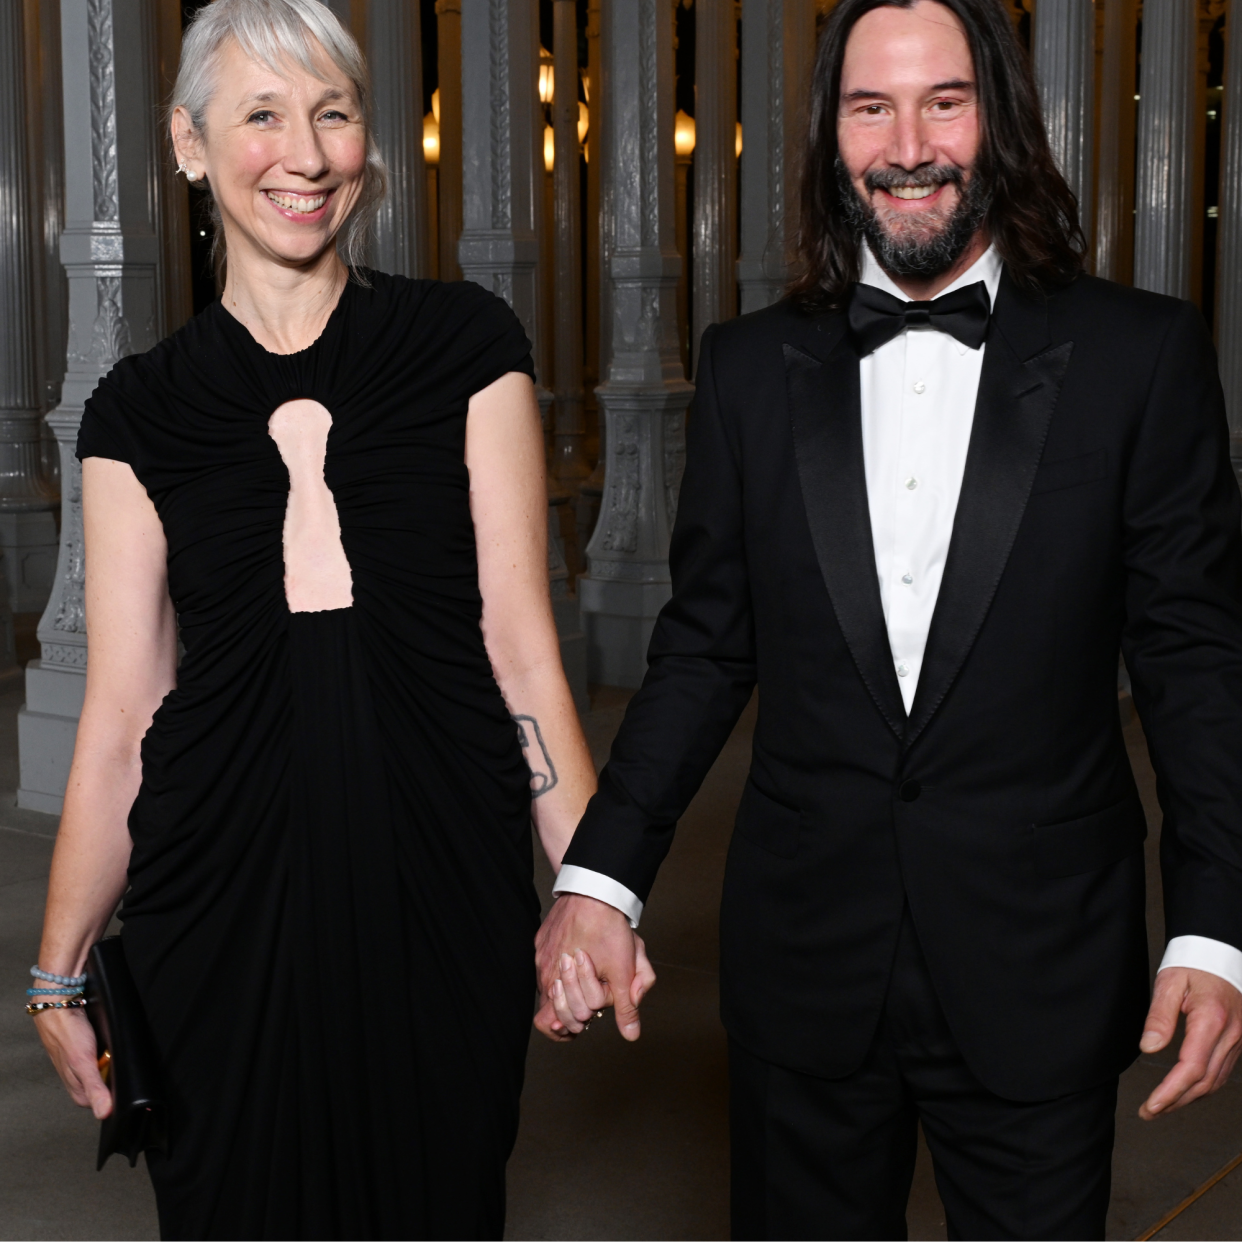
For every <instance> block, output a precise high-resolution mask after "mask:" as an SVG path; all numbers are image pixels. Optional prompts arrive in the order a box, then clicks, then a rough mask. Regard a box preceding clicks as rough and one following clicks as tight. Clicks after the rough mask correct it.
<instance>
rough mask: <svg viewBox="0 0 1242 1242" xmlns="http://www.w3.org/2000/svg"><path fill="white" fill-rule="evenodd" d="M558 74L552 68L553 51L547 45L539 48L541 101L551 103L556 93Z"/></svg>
mask: <svg viewBox="0 0 1242 1242" xmlns="http://www.w3.org/2000/svg"><path fill="white" fill-rule="evenodd" d="M555 86H556V74H555V72H554V70H553V68H552V53H551V52H549V51H548V49H547V48H546V47H541V48H540V49H539V102H540V103H541V104H550V103H551V102H552V97H553V95H554V94H555V93H556V92H555Z"/></svg>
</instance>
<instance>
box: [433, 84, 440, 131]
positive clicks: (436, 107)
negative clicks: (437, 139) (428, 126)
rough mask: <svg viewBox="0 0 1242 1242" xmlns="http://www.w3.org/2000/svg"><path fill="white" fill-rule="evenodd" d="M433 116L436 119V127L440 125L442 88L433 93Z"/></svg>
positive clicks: (437, 88)
mask: <svg viewBox="0 0 1242 1242" xmlns="http://www.w3.org/2000/svg"><path fill="white" fill-rule="evenodd" d="M431 115H432V116H433V117H435V119H436V126H437V127H438V126H439V124H440V88H439V87H438V86H437V87H436V89H435V90H434V91H432V92H431Z"/></svg>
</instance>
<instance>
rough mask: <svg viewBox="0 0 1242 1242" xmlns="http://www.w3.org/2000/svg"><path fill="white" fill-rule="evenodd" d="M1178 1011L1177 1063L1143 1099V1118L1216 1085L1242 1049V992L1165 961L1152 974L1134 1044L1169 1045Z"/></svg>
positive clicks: (1201, 972)
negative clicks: (1182, 1028)
mask: <svg viewBox="0 0 1242 1242" xmlns="http://www.w3.org/2000/svg"><path fill="white" fill-rule="evenodd" d="M1179 1013H1184V1014H1185V1015H1186V1034H1185V1036H1184V1037H1183V1038H1182V1047H1181V1051H1180V1053H1179V1054H1178V1059H1177V1064H1176V1065H1175V1066H1174V1067H1173V1068H1172V1069H1171V1070H1169V1072H1168V1073H1167V1074H1166V1075H1165V1076H1164V1079H1163V1081H1162V1082H1161V1083H1160V1085H1159V1086H1158V1087H1157V1088H1156V1089H1155V1090H1154V1091H1153V1092H1152V1093H1151V1095H1149V1096H1148V1097H1147V1099H1146V1100H1145V1101H1144V1102H1143V1105H1142V1107H1141V1108H1140V1109H1139V1116H1140V1117H1142V1118H1143V1120H1144V1121H1151V1120H1152V1118H1153V1117H1158V1116H1161V1115H1163V1114H1164V1113H1171V1112H1172V1111H1173V1110H1174V1109H1176V1108H1181V1107H1182V1106H1183V1105H1185V1104H1189V1103H1190V1102H1191V1100H1197V1099H1198V1098H1199V1097H1200V1096H1201V1095H1210V1094H1211V1093H1212V1092H1213V1091H1217V1090H1219V1089H1220V1088H1221V1087H1223V1086H1224V1085H1225V1083H1226V1082H1227V1081H1228V1079H1229V1074H1230V1072H1231V1071H1232V1070H1233V1066H1234V1063H1235V1062H1236V1061H1237V1059H1238V1053H1239V1052H1240V1051H1242V992H1239V991H1238V989H1237V988H1235V987H1234V986H1233V984H1231V983H1229V982H1227V981H1226V980H1224V979H1221V978H1220V977H1219V976H1217V975H1213V974H1209V973H1208V972H1207V971H1206V970H1194V969H1192V968H1191V967H1189V966H1170V967H1169V968H1168V969H1167V970H1162V971H1161V972H1160V973H1159V974H1158V975H1157V976H1156V986H1155V989H1154V992H1153V995H1152V1000H1151V1008H1150V1009H1149V1010H1148V1013H1147V1022H1146V1025H1145V1026H1144V1029H1143V1038H1142V1039H1141V1040H1140V1041H1139V1048H1140V1049H1141V1050H1142V1051H1143V1052H1146V1053H1152V1052H1159V1051H1160V1050H1161V1049H1162V1048H1166V1047H1168V1044H1169V1041H1170V1040H1171V1039H1172V1038H1173V1032H1174V1031H1175V1030H1176V1028H1177V1016H1178V1014H1179Z"/></svg>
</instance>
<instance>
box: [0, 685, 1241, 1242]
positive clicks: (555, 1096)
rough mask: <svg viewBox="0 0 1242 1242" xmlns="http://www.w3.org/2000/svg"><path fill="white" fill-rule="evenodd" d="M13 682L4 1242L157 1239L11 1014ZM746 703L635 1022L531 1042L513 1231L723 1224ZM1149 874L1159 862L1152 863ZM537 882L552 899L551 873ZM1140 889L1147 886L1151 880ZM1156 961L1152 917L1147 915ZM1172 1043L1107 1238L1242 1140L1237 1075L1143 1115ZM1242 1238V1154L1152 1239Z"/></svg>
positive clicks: (926, 1221) (139, 1173)
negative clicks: (725, 893) (724, 931)
mask: <svg viewBox="0 0 1242 1242" xmlns="http://www.w3.org/2000/svg"><path fill="white" fill-rule="evenodd" d="M627 700H628V694H627V693H626V692H624V691H619V690H613V689H608V688H602V689H598V690H596V692H595V693H594V695H593V698H592V710H591V712H590V714H589V716H588V719H587V722H586V723H587V730H588V735H589V739H590V742H591V745H592V749H593V751H594V753H595V757H596V761H597V763H599V762H602V760H603V759H604V758H605V756H606V754H607V749H608V745H609V742H610V740H611V738H612V736H613V734H614V733H615V731H616V728H617V726H618V724H619V723H620V720H621V716H622V714H623V713H624V709H625V703H626V702H627ZM21 701H22V691H21V685H20V682H17V681H9V682H7V683H0V980H7V981H8V982H7V983H6V984H5V987H4V989H3V992H2V993H0V994H2V995H4V996H6V997H7V998H8V1000H7V1003H6V1004H4V1005H2V1006H0V1240H3V1239H36V1238H39V1239H42V1238H64V1239H70V1238H75V1239H76V1238H83V1239H105V1238H129V1239H141V1238H155V1237H157V1236H158V1235H157V1230H156V1224H155V1213H154V1206H153V1203H152V1197H151V1191H150V1187H149V1184H148V1182H147V1179H146V1175H145V1173H144V1171H143V1169H142V1167H141V1165H140V1166H139V1168H137V1169H134V1170H131V1169H129V1168H128V1167H127V1166H126V1165H125V1164H124V1163H123V1162H122V1161H121V1160H120V1159H119V1158H118V1157H113V1159H112V1160H111V1161H110V1162H109V1163H108V1165H107V1166H106V1167H105V1168H104V1170H103V1172H102V1173H96V1172H95V1171H94V1155H95V1144H96V1134H97V1131H96V1127H95V1124H94V1123H93V1121H92V1120H91V1119H90V1117H89V1116H88V1115H87V1114H85V1113H84V1112H82V1111H80V1110H78V1109H76V1108H74V1107H73V1105H72V1104H70V1103H69V1101H68V1098H67V1097H66V1096H65V1094H64V1092H63V1090H61V1088H60V1087H59V1084H58V1082H57V1080H56V1078H55V1075H54V1074H53V1072H52V1070H51V1067H50V1066H49V1065H48V1063H47V1061H46V1059H45V1058H44V1056H43V1054H42V1051H41V1049H40V1047H39V1045H38V1042H37V1040H36V1039H35V1037H34V1034H33V1032H32V1030H31V1023H30V1020H29V1019H28V1018H27V1017H26V1016H25V1014H24V1013H22V1011H21V1003H22V1001H23V1000H24V997H23V996H22V989H23V988H24V987H25V986H26V973H25V972H26V969H27V967H28V966H29V964H30V963H31V962H32V961H33V960H34V955H35V953H36V951H37V944H38V934H39V921H40V917H41V911H42V903H43V894H44V886H45V881H46V874H47V866H48V860H49V858H50V855H51V847H52V840H53V835H54V832H55V826H56V821H55V820H54V819H53V818H51V817H50V816H43V815H38V814H36V813H34V812H23V811H18V810H16V809H15V808H14V806H13V802H14V795H13V791H14V790H15V788H16V784H17V749H16V727H15V712H16V709H17V707H18V705H19V704H20V702H21ZM752 728H753V713H747V715H746V717H744V718H743V720H742V722H741V724H740V725H739V726H738V729H737V730H736V732H735V733H734V736H733V737H732V739H731V740H730V742H729V744H728V746H727V747H726V749H725V751H724V753H723V754H722V755H721V757H720V760H719V761H718V762H717V764H716V766H715V767H714V768H713V770H712V772H711V774H710V776H709V777H708V779H707V781H706V783H705V785H704V787H703V790H702V791H701V792H700V794H699V796H698V798H697V799H696V800H695V803H694V805H693V806H692V808H691V809H690V811H689V813H688V814H687V815H686V817H685V820H684V821H683V823H682V826H681V829H680V831H679V833H678V836H677V840H676V843H675V844H674V846H673V850H672V852H671V854H670V856H669V859H668V862H667V864H666V865H665V867H664V870H663V871H662V872H661V875H660V879H659V881H658V882H657V884H656V888H655V891H654V892H653V893H652V896H651V901H650V903H649V905H648V908H647V914H646V916H645V918H644V923H643V934H644V935H645V936H646V938H647V943H648V946H649V949H650V952H651V955H652V958H653V960H654V961H655V963H656V969H657V971H658V973H659V985H658V986H657V987H656V989H655V990H654V992H653V993H652V994H651V996H650V998H649V999H648V1001H647V1002H646V1003H645V1005H644V1007H643V1032H644V1033H643V1037H642V1039H641V1040H640V1041H639V1043H638V1044H637V1045H626V1044H625V1043H624V1042H623V1041H622V1040H621V1038H620V1037H619V1036H618V1035H617V1034H616V1031H615V1029H614V1028H613V1027H612V1025H611V1024H610V1023H600V1024H599V1025H597V1026H596V1027H595V1028H594V1029H592V1031H591V1033H590V1035H589V1037H587V1038H585V1039H582V1040H580V1041H578V1042H577V1043H575V1044H572V1045H569V1046H559V1045H553V1044H550V1043H547V1042H545V1041H544V1040H543V1039H542V1038H538V1037H536V1038H535V1039H533V1040H532V1042H531V1049H530V1058H529V1061H528V1074H527V1086H526V1093H525V1096H524V1099H523V1120H522V1130H521V1134H520V1135H519V1138H518V1144H517V1149H516V1151H515V1152H514V1155H513V1160H512V1162H511V1163H510V1167H509V1205H510V1206H509V1227H508V1237H510V1238H513V1239H525V1238H531V1239H534V1238H566V1239H581V1238H591V1239H594V1238H599V1239H606V1238H725V1237H727V1236H728V1164H729V1161H728V1136H727V1126H726V1098H725V1081H726V1076H725V1040H724V1033H723V1031H722V1030H721V1028H720V1024H719V1021H718V1019H717V1016H716V969H717V954H716V906H717V895H718V893H719V889H720V878H721V874H722V871H723V867H724V854H725V848H726V845H727V842H728V836H729V831H730V828H731V824H732V819H733V812H734V809H735V807H736V805H737V800H738V798H739V796H740V794H741V789H742V784H743V782H744V780H745V776H746V769H747V762H748V751H749V742H750V732H751V729H752ZM1127 740H1128V742H1129V745H1130V751H1131V758H1132V760H1133V762H1134V765H1135V770H1136V772H1137V773H1138V776H1139V783H1140V787H1141V788H1142V791H1143V795H1144V799H1145V801H1146V804H1147V807H1148V814H1149V819H1150V820H1151V822H1152V827H1153V832H1152V835H1151V837H1150V838H1149V841H1148V851H1149V852H1148V859H1149V867H1151V868H1154V865H1155V859H1156V845H1157V840H1158V824H1159V810H1158V808H1157V806H1156V803H1155V795H1154V779H1153V777H1152V773H1151V768H1150V765H1149V764H1148V761H1147V754H1146V748H1145V746H1144V743H1143V738H1142V733H1141V730H1140V729H1139V727H1138V725H1137V724H1134V723H1132V724H1131V725H1130V726H1129V727H1128V729H1127ZM1154 874H1155V872H1154V870H1153V871H1152V875H1153V876H1154ZM538 881H539V884H540V888H541V891H542V893H543V895H544V897H545V900H546V899H547V894H548V891H549V888H550V884H551V877H550V874H549V873H548V871H547V868H546V866H545V867H542V868H541V870H540V872H539V875H538ZM1158 891H1159V889H1158V886H1156V885H1153V887H1152V894H1153V898H1155V895H1156V894H1158ZM1150 927H1151V939H1152V945H1153V958H1155V959H1158V957H1159V946H1160V945H1162V943H1163V927H1162V925H1161V917H1160V910H1159V902H1158V898H1157V899H1155V900H1153V902H1152V907H1151V916H1150ZM1171 1063H1172V1058H1169V1057H1154V1058H1144V1059H1143V1060H1142V1061H1140V1062H1138V1063H1137V1064H1136V1065H1135V1066H1134V1067H1133V1068H1132V1069H1131V1070H1130V1071H1129V1072H1128V1073H1127V1074H1126V1076H1125V1078H1124V1079H1123V1081H1122V1090H1121V1101H1120V1105H1119V1108H1118V1127H1117V1150H1116V1157H1115V1160H1114V1183H1113V1184H1114V1191H1113V1202H1112V1209H1111V1212H1110V1216H1109V1224H1108V1237H1109V1238H1134V1237H1137V1236H1138V1235H1139V1234H1140V1233H1142V1232H1144V1231H1145V1230H1147V1229H1149V1228H1150V1227H1151V1226H1152V1225H1153V1224H1155V1223H1156V1222H1157V1221H1158V1220H1159V1219H1160V1218H1161V1217H1162V1216H1163V1215H1164V1214H1165V1213H1166V1212H1167V1211H1169V1210H1170V1209H1171V1208H1173V1207H1174V1206H1176V1205H1177V1204H1178V1203H1180V1202H1181V1201H1182V1200H1183V1199H1184V1198H1185V1197H1186V1196H1187V1195H1189V1194H1190V1193H1192V1191H1193V1190H1194V1189H1195V1188H1196V1187H1198V1186H1200V1185H1201V1184H1202V1183H1203V1182H1204V1181H1205V1180H1206V1179H1208V1178H1209V1177H1210V1176H1211V1175H1212V1174H1213V1173H1214V1172H1216V1171H1217V1170H1218V1169H1220V1168H1222V1167H1223V1166H1224V1165H1226V1164H1227V1163H1228V1162H1229V1161H1230V1160H1231V1159H1232V1158H1233V1157H1234V1156H1236V1155H1238V1154H1239V1153H1242V1109H1240V1108H1239V1107H1238V1104H1239V1092H1240V1091H1242V1084H1231V1085H1230V1086H1228V1087H1226V1088H1225V1089H1224V1090H1223V1091H1221V1092H1220V1093H1219V1094H1218V1095H1216V1096H1214V1097H1212V1098H1210V1099H1207V1100H1202V1101H1199V1102H1198V1103H1197V1104H1195V1105H1194V1106H1193V1107H1192V1108H1190V1109H1187V1110H1185V1111H1183V1112H1179V1113H1176V1114H1174V1115H1173V1116H1170V1117H1168V1118H1165V1119H1163V1120H1161V1121H1159V1122H1156V1123H1154V1124H1151V1125H1147V1124H1144V1123H1143V1122H1140V1121H1139V1120H1138V1118H1137V1116H1136V1110H1137V1108H1138V1104H1139V1102H1140V1101H1141V1100H1142V1099H1143V1097H1144V1096H1145V1095H1146V1093H1147V1092H1148V1091H1150V1089H1151V1087H1152V1086H1154V1084H1155V1083H1156V1082H1157V1081H1159V1078H1160V1077H1161V1075H1162V1074H1163V1072H1164V1069H1165V1067H1166V1066H1167V1065H1169V1064H1171ZM908 1219H909V1225H910V1237H911V1238H914V1239H939V1238H943V1237H944V1236H945V1230H944V1216H943V1212H942V1209H941V1207H940V1201H939V1198H938V1197H937V1194H936V1189H935V1182H934V1179H933V1176H932V1171H931V1166H930V1162H929V1160H928V1159H927V1155H926V1151H925V1150H922V1151H921V1152H920V1160H919V1166H918V1170H917V1172H916V1176H915V1184H914V1189H913V1192H912V1194H911V1197H910V1205H909V1209H908ZM1157 1237H1158V1238H1160V1239H1162V1240H1164V1239H1170V1240H1171V1239H1231V1238H1238V1237H1242V1168H1240V1169H1238V1170H1236V1171H1235V1172H1234V1173H1232V1174H1231V1175H1230V1176H1228V1177H1226V1178H1225V1179H1224V1180H1222V1181H1221V1182H1219V1183H1218V1184H1217V1185H1216V1186H1214V1187H1213V1188H1212V1189H1211V1190H1210V1191H1208V1192H1207V1194H1205V1195H1204V1196H1203V1197H1202V1198H1201V1199H1199V1200H1198V1201H1197V1202H1196V1203H1195V1204H1193V1205H1192V1206H1191V1207H1190V1208H1189V1209H1187V1210H1186V1211H1185V1212H1183V1213H1182V1214H1181V1215H1180V1216H1178V1217H1177V1218H1176V1219H1175V1220H1174V1221H1173V1222H1171V1223H1170V1224H1169V1225H1168V1226H1166V1227H1165V1228H1164V1229H1163V1230H1162V1231H1161V1232H1160V1233H1159V1234H1158V1235H1157Z"/></svg>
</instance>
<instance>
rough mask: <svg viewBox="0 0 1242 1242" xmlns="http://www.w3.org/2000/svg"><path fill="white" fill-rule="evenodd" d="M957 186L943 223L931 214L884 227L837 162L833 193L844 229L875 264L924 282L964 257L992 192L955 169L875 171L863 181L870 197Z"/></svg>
mask: <svg viewBox="0 0 1242 1242" xmlns="http://www.w3.org/2000/svg"><path fill="white" fill-rule="evenodd" d="M950 183H952V184H953V185H955V186H957V190H958V194H957V203H956V205H955V206H954V208H953V211H952V213H951V214H950V215H949V216H948V217H947V218H946V217H945V216H944V214H943V213H940V212H929V213H928V215H927V217H926V218H924V219H922V220H918V219H915V218H912V217H910V216H905V215H902V216H897V215H896V214H895V213H894V214H893V215H892V216H890V218H889V221H888V222H887V223H886V222H885V221H882V220H881V218H880V215H879V213H878V212H877V211H876V209H875V208H874V207H873V206H872V205H871V202H870V200H869V199H864V198H863V197H862V196H861V195H860V194H859V193H858V191H857V190H856V189H855V188H854V183H853V181H852V180H851V179H850V174H849V171H848V170H847V169H846V167H845V163H844V162H843V161H842V159H841V157H840V156H839V155H838V156H837V189H838V192H839V194H840V198H841V206H842V208H843V212H844V215H845V221H846V223H847V224H848V225H849V226H850V227H851V228H853V229H854V230H855V231H856V232H858V233H860V234H861V235H862V236H863V237H865V238H866V239H867V243H868V245H869V246H870V247H871V253H872V254H873V255H875V259H876V262H877V263H879V265H880V266H881V267H882V268H883V269H884V270H885V271H886V272H888V273H890V274H891V275H893V276H907V277H912V278H919V279H924V280H928V279H931V278H933V277H935V276H940V275H943V274H944V273H945V272H947V271H948V270H949V268H951V267H952V266H953V264H954V263H956V262H957V261H958V259H960V258H961V257H962V253H963V252H964V251H965V249H966V247H967V246H968V245H970V240H971V238H972V237H974V235H975V233H977V232H978V230H979V226H980V225H981V224H982V223H983V221H984V219H985V217H986V216H987V214H988V208H989V207H990V206H991V203H992V191H991V187H990V186H989V185H987V184H986V183H985V181H984V179H983V178H982V177H980V176H979V174H978V173H977V172H974V173H972V175H971V176H969V177H966V176H965V175H964V174H963V171H962V169H960V168H958V167H957V166H956V165H954V164H925V165H923V166H922V167H921V168H916V169H914V171H913V172H909V171H907V170H906V169H904V168H884V169H873V170H872V171H871V172H869V173H867V174H866V176H865V177H864V178H863V184H864V185H865V186H866V188H867V191H868V192H869V193H873V192H874V191H876V190H878V189H886V190H891V189H895V188H897V187H899V186H929V185H934V186H940V185H947V184H950Z"/></svg>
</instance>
